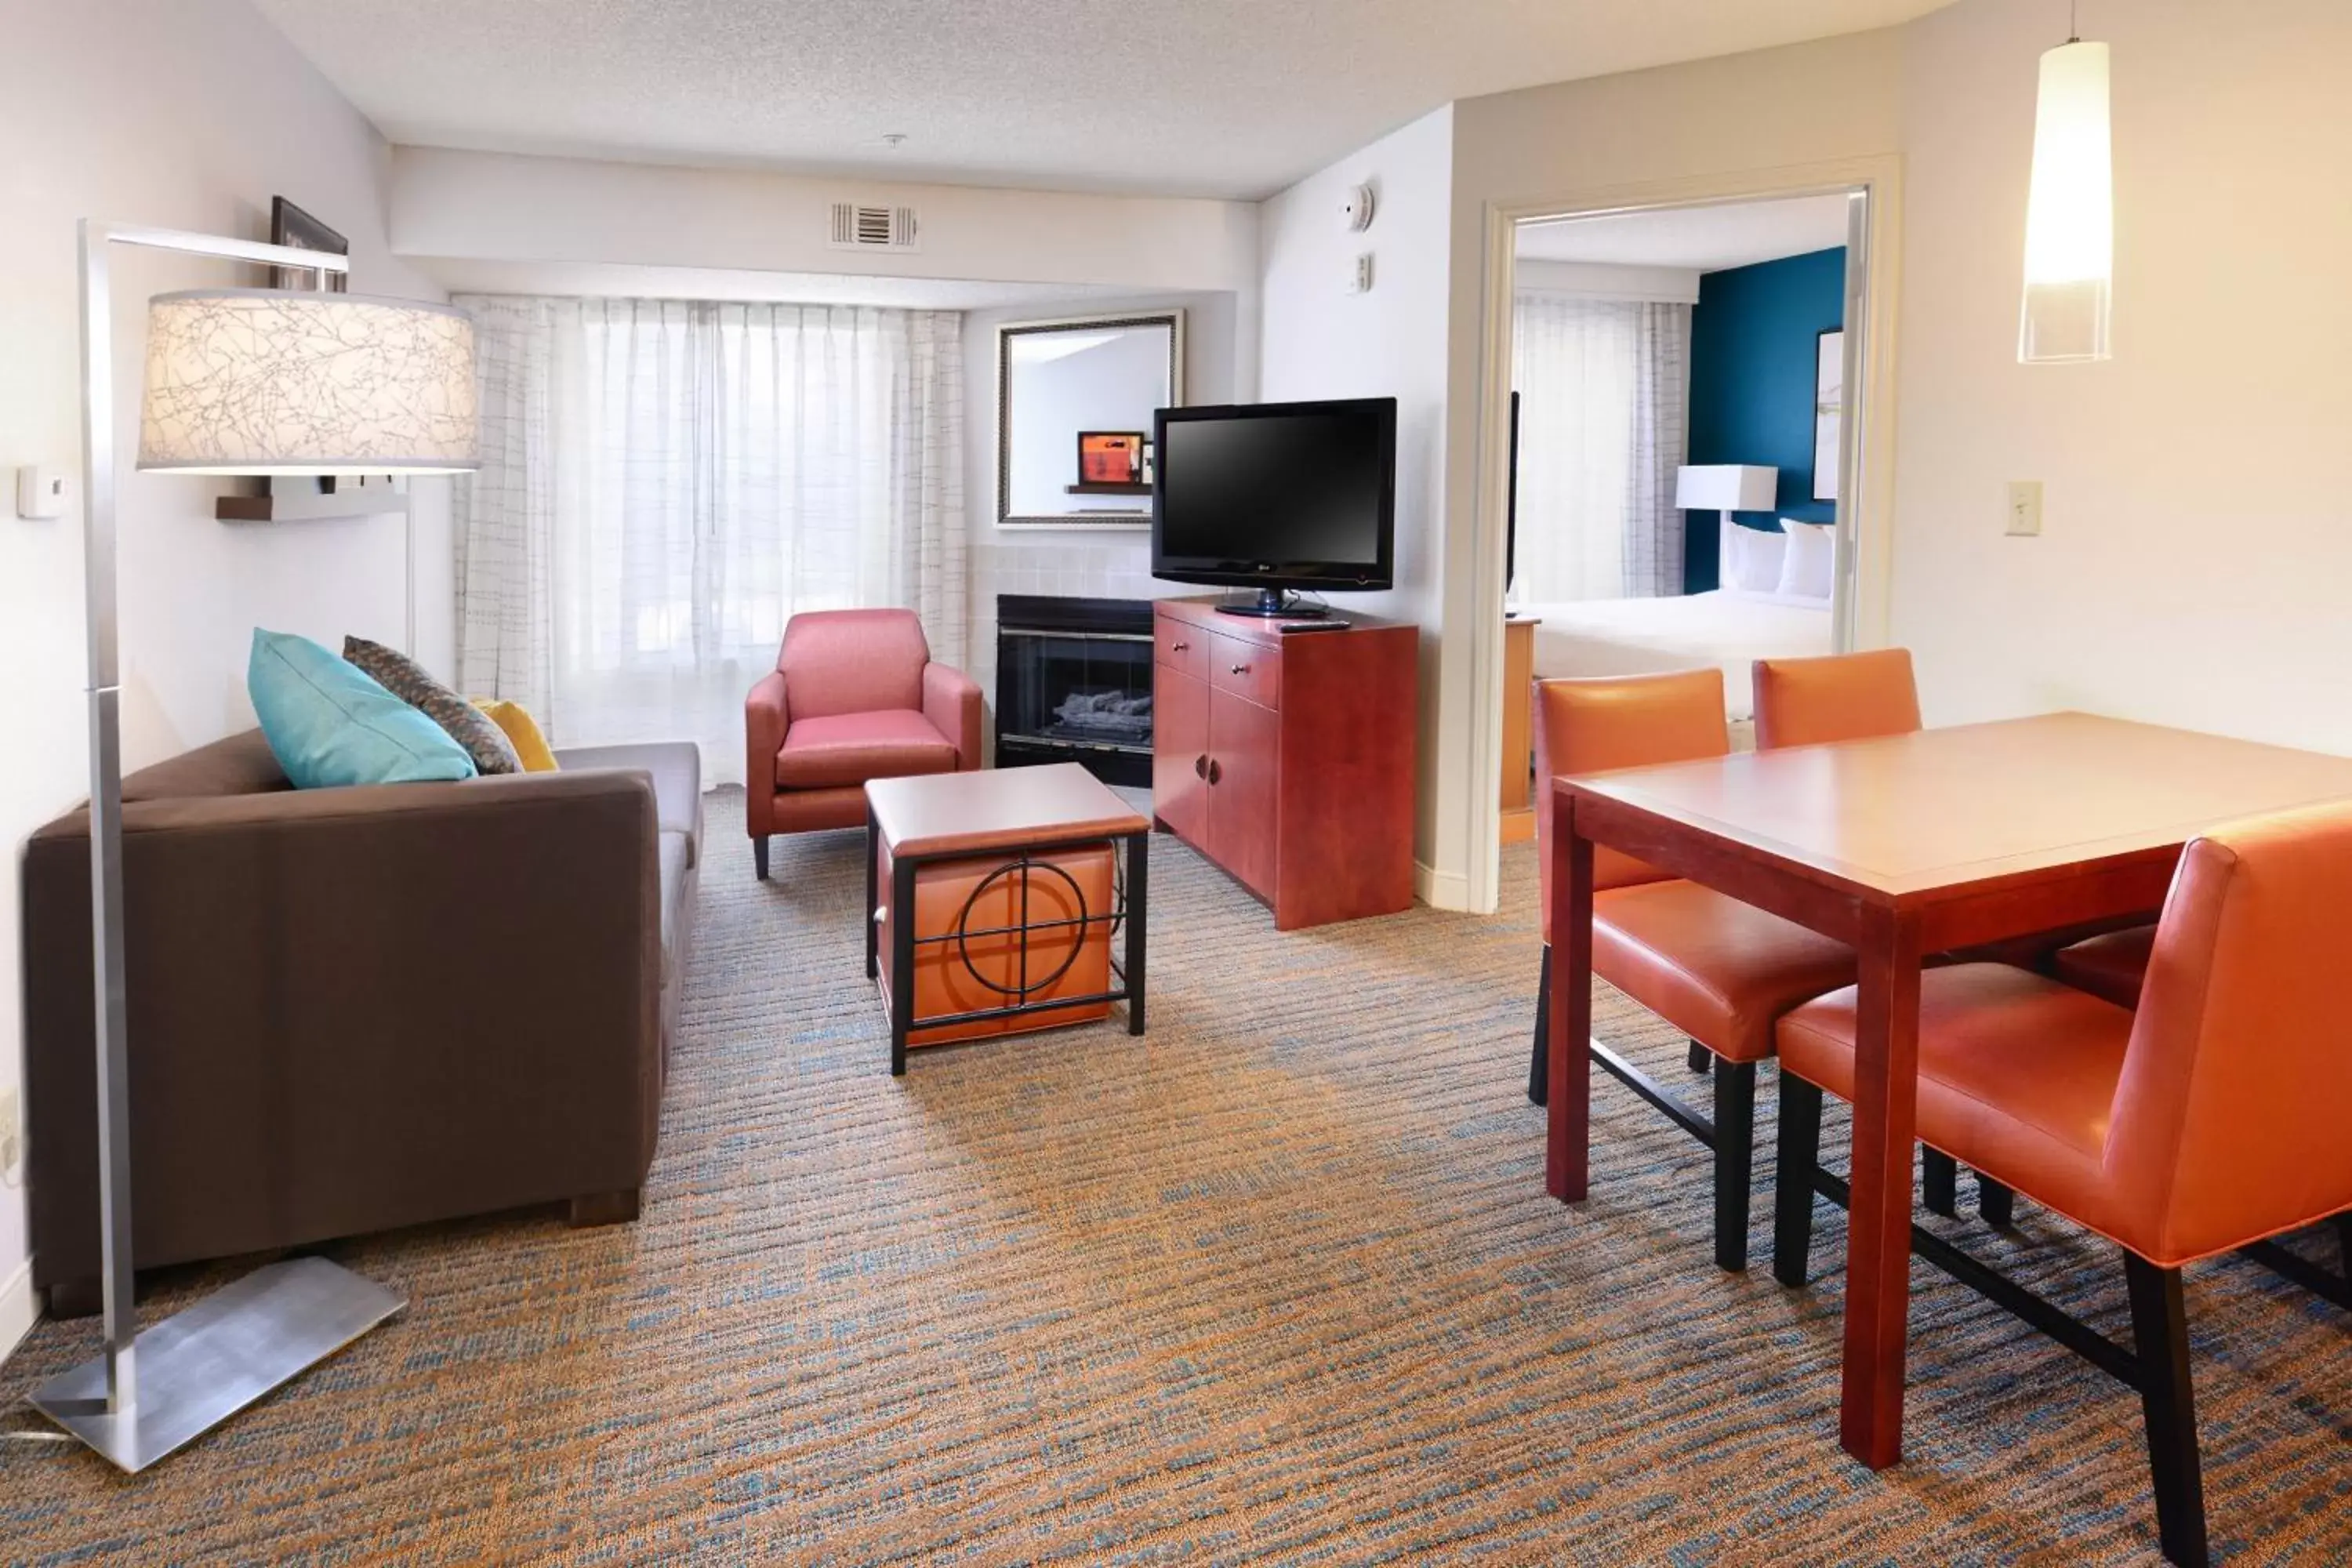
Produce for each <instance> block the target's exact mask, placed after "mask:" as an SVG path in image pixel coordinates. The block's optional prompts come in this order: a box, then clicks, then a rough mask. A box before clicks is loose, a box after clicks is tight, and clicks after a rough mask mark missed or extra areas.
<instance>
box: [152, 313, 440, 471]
mask: <svg viewBox="0 0 2352 1568" xmlns="http://www.w3.org/2000/svg"><path fill="white" fill-rule="evenodd" d="M475 443H476V430H475V416H474V326H473V323H472V322H471V321H468V320H467V318H466V317H465V315H464V314H463V313H462V312H460V311H457V310H451V309H449V308H448V307H447V306H446V305H424V304H418V303H416V302H415V301H414V300H384V299H377V298H374V297H372V296H368V295H362V294H328V293H313V292H308V291H302V292H296V291H292V290H287V289H198V290H191V291H188V292H185V293H178V294H159V295H157V296H156V297H155V298H154V299H153V300H152V301H150V302H149V305H148V310H147V392H146V397H145V399H144V402H143V404H142V409H141V414H140V424H139V466H140V467H141V468H169V469H176V470H178V471H180V472H183V473H197V474H382V473H395V472H397V473H408V474H417V473H455V472H459V471H462V470H465V469H468V468H474V467H476V466H478V458H477V456H476V450H475Z"/></svg>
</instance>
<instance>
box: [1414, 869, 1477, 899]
mask: <svg viewBox="0 0 2352 1568" xmlns="http://www.w3.org/2000/svg"><path fill="white" fill-rule="evenodd" d="M1412 896H1413V897H1414V898H1416V899H1419V900H1421V901H1422V902H1423V903H1424V904H1427V905H1428V906H1429V907H1430V908H1431V909H1433V910H1467V909H1469V907H1470V879H1469V878H1467V877H1465V876H1463V875H1462V874H1461V873H1460V872H1457V871H1440V870H1437V869H1435V868H1432V867H1430V866H1428V865H1426V864H1424V863H1423V862H1422V861H1419V860H1415V861H1414V862H1413V863H1412Z"/></svg>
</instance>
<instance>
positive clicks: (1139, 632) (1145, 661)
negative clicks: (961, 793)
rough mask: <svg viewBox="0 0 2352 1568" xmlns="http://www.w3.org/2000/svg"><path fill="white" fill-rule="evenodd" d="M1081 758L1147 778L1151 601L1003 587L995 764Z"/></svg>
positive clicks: (1100, 772)
mask: <svg viewBox="0 0 2352 1568" xmlns="http://www.w3.org/2000/svg"><path fill="white" fill-rule="evenodd" d="M1029 763H1081V764H1083V765H1084V766H1085V767H1086V768H1087V770H1088V771H1089V772H1091V773H1093V774H1094V775H1095V776H1096V777H1097V778H1098V779H1100V780H1102V781H1103V782H1104V783H1105V784H1150V782H1151V602H1150V600H1149V599H1062V598H1050V597H1044V596H1040V595H1032V594H1002V595H998V596H997V600H996V765H997V766H999V767H1003V768H1011V767H1020V766H1024V765H1025V764H1029Z"/></svg>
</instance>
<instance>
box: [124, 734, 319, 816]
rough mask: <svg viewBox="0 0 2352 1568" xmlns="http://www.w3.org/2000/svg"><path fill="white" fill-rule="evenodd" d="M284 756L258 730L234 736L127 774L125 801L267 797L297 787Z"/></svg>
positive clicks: (125, 777)
mask: <svg viewBox="0 0 2352 1568" xmlns="http://www.w3.org/2000/svg"><path fill="white" fill-rule="evenodd" d="M293 787H294V786H293V784H291V783H289V781H288V779H287V777H286V770H285V769H284V768H282V767H279V766H278V753H277V752H273V751H271V750H270V749H269V739H268V736H266V735H264V734H263V733H262V732H261V731H258V730H247V731H244V732H243V733H242V734H236V735H229V736H226V737H225V738H223V739H221V740H218V741H215V742H212V743H211V744H209V745H204V746H198V747H197V748H196V749H195V750H194V751H192V752H181V753H180V754H179V755H178V756H176V757H171V758H167V759H166V760H164V761H163V762H160V763H155V764H154V765H153V766H152V767H144V768H141V769H140V770H139V771H138V772H137V773H127V774H125V775H124V776H123V780H122V799H123V801H124V803H125V804H126V805H127V804H128V803H130V802H131V801H134V800H193V799H197V798H200V797H211V796H215V795H263V794H267V793H268V792H270V791H273V790H284V789H292V788H293Z"/></svg>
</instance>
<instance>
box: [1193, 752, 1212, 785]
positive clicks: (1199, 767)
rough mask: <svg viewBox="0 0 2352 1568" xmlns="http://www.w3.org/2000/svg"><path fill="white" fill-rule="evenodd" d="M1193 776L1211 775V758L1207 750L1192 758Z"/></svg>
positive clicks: (1198, 777)
mask: <svg viewBox="0 0 2352 1568" xmlns="http://www.w3.org/2000/svg"><path fill="white" fill-rule="evenodd" d="M1192 776H1193V777H1194V778H1196V779H1204V778H1207V777H1208V776H1209V758H1208V753H1206V752H1202V754H1201V755H1199V756H1197V757H1194V758H1193V759H1192Z"/></svg>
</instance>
